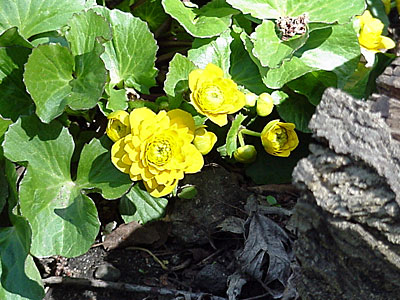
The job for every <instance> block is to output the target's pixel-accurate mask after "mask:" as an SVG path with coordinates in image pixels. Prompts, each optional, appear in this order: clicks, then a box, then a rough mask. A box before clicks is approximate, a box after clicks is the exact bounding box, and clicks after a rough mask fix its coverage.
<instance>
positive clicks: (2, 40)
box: [0, 27, 33, 48]
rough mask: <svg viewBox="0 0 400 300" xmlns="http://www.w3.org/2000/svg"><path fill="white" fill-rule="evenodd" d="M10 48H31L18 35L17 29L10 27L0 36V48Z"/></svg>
mask: <svg viewBox="0 0 400 300" xmlns="http://www.w3.org/2000/svg"><path fill="white" fill-rule="evenodd" d="M10 46H21V47H26V48H33V46H32V44H31V43H30V42H28V41H27V40H26V39H24V38H23V37H22V36H21V35H20V34H19V32H18V28H17V27H11V28H9V29H7V30H5V31H3V33H2V34H1V35H0V47H10Z"/></svg>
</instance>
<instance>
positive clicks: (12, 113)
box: [0, 47, 33, 121]
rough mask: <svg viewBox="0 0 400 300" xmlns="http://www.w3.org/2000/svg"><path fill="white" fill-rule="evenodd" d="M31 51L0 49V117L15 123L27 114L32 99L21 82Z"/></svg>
mask: <svg viewBox="0 0 400 300" xmlns="http://www.w3.org/2000/svg"><path fill="white" fill-rule="evenodd" d="M30 52H31V49H28V48H23V47H1V48H0V61H1V64H0V116H1V117H3V118H6V119H11V120H13V121H16V120H17V119H18V117H19V116H20V115H24V114H29V112H30V110H31V109H32V106H33V105H32V104H33V103H32V99H31V97H30V96H29V94H28V93H27V92H26V88H25V85H24V82H23V81H22V78H23V77H22V75H23V69H24V64H25V63H26V61H27V59H28V55H29V53H30Z"/></svg>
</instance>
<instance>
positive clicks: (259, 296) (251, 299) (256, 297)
mask: <svg viewBox="0 0 400 300" xmlns="http://www.w3.org/2000/svg"><path fill="white" fill-rule="evenodd" d="M268 295H270V293H265V294H262V295H258V296H254V297H250V298H244V299H243V300H256V299H264V297H267V296H268Z"/></svg>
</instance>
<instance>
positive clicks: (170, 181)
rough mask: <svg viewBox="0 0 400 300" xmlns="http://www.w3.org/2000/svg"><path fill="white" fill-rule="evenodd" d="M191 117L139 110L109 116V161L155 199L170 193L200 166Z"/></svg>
mask: <svg viewBox="0 0 400 300" xmlns="http://www.w3.org/2000/svg"><path fill="white" fill-rule="evenodd" d="M194 131H195V125H194V120H193V117H192V116H191V114H189V113H188V112H185V111H183V110H180V109H174V110H171V111H169V112H166V111H165V110H162V111H160V112H159V113H158V114H155V113H154V112H153V111H151V110H150V109H148V108H145V107H144V108H138V109H135V110H133V111H132V112H131V113H130V114H128V113H127V112H123V111H118V112H115V113H114V114H110V116H109V123H108V127H107V135H108V136H109V137H110V138H111V139H112V140H113V141H115V143H114V145H113V146H112V148H111V161H112V163H113V164H114V166H115V167H117V168H118V169H119V170H120V171H121V172H124V173H127V174H129V176H130V178H131V179H132V180H133V181H137V180H143V183H144V185H145V187H146V189H147V191H148V192H149V193H150V195H152V196H154V197H162V196H165V195H167V194H169V193H171V192H172V191H173V190H174V188H175V187H176V186H177V184H178V181H179V180H180V179H182V178H183V177H184V174H185V173H196V172H198V171H200V169H201V168H202V167H203V164H204V160H203V155H202V154H201V153H200V151H199V150H198V149H197V148H196V147H195V145H194V144H193V140H194Z"/></svg>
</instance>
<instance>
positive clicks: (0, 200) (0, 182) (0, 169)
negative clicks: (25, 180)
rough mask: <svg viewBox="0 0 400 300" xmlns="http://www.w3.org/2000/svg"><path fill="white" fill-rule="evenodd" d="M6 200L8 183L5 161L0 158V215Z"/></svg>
mask: <svg viewBox="0 0 400 300" xmlns="http://www.w3.org/2000/svg"><path fill="white" fill-rule="evenodd" d="M7 198H8V182H7V180H6V175H5V160H4V158H3V157H2V156H0V213H1V212H2V211H3V208H4V206H5V205H6V202H7Z"/></svg>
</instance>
